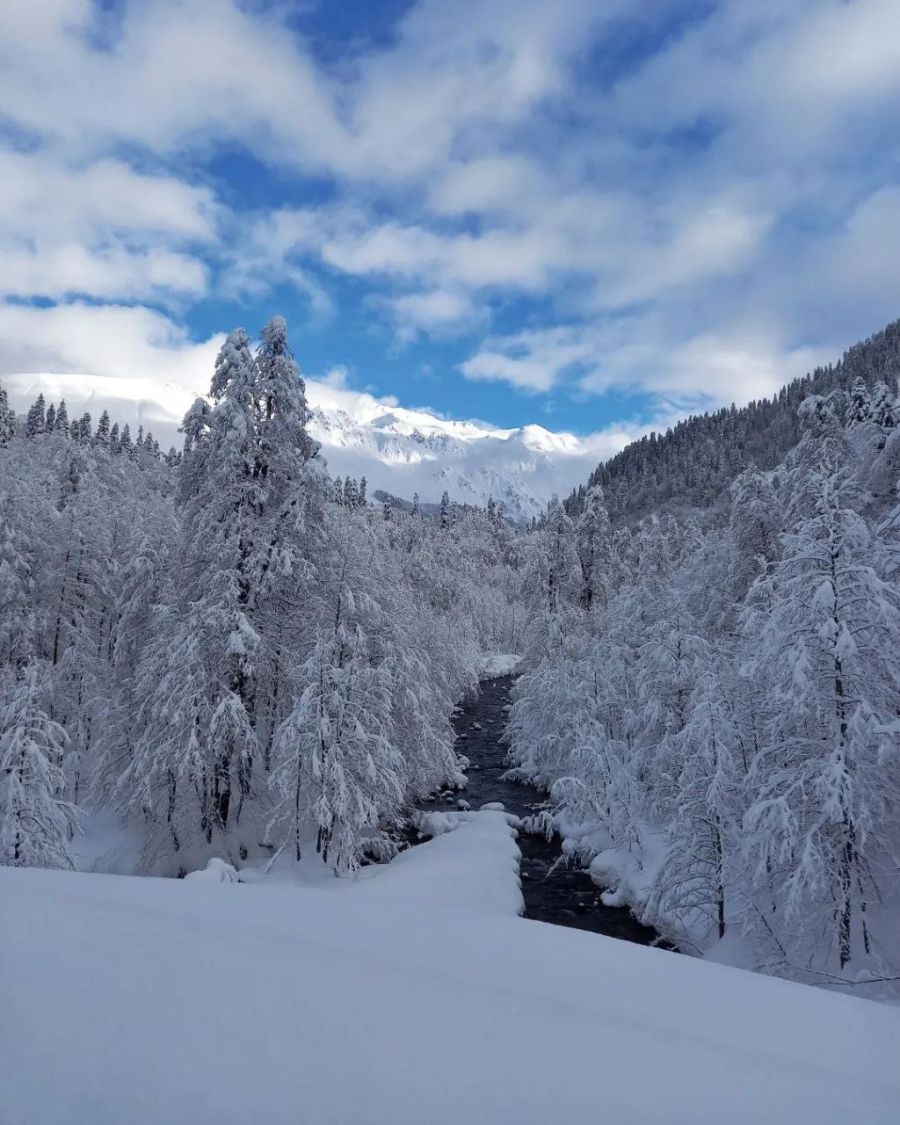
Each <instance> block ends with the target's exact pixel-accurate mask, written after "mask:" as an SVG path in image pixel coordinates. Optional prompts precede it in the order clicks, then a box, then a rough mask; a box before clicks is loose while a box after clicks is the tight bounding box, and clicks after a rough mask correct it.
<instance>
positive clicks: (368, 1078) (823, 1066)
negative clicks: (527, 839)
mask: <svg viewBox="0 0 900 1125" xmlns="http://www.w3.org/2000/svg"><path fill="white" fill-rule="evenodd" d="M456 819H457V825H456V827H455V829H454V830H452V831H449V832H446V833H445V834H444V835H441V836H439V837H438V838H437V839H434V840H432V841H430V842H428V843H426V844H423V845H422V846H421V847H418V848H415V849H413V850H411V851H407V852H404V853H403V854H402V855H400V856H399V857H398V858H397V859H396V860H394V861H393V862H392V863H391V864H389V865H387V866H386V867H371V868H367V869H365V870H364V871H363V872H362V873H361V877H359V878H358V879H357V880H355V881H350V880H340V879H335V878H328V879H325V878H324V877H323V876H322V875H321V871H320V870H319V869H317V871H318V873H317V875H316V876H315V877H309V878H308V881H304V880H307V875H306V874H305V873H304V869H306V868H308V867H309V865H307V864H304V865H302V867H301V872H300V874H299V876H297V875H293V874H292V873H291V871H290V870H289V869H283V870H281V871H278V872H274V873H273V874H272V876H270V877H268V878H265V879H260V880H259V881H258V882H257V883H256V884H252V883H251V884H243V883H227V882H218V881H213V880H212V879H206V878H204V879H197V880H183V881H176V880H162V879H148V878H144V879H140V878H131V877H126V876H112V875H87V874H71V873H64V872H55V871H35V870H18V869H10V868H0V902H2V904H3V905H2V909H0V948H2V950H3V956H2V959H0V1012H2V1019H0V1120H2V1121H3V1122H4V1125H59V1123H67V1125H73V1123H82V1122H90V1123H91V1125H122V1123H126V1122H127V1123H128V1125H144V1123H147V1125H150V1123H153V1125H157V1123H159V1122H166V1123H167V1125H180V1123H182V1122H183V1123H184V1125H188V1123H190V1125H207V1123H209V1125H212V1123H216V1125H232V1123H233V1125H246V1123H247V1122H253V1121H259V1122H266V1125H277V1123H281V1122H284V1123H288V1122H290V1123H292V1125H293V1123H296V1122H309V1123H310V1125H331V1123H333V1125H346V1123H348V1122H353V1123H354V1125H384V1123H386V1122H390V1123H392V1125H407V1123H409V1125H413V1123H415V1125H421V1123H422V1122H426V1121H427V1122H429V1123H435V1125H443V1123H447V1125H449V1123H451V1122H452V1123H454V1125H455V1123H456V1122H458V1121H465V1122H467V1123H470V1125H479V1123H484V1125H487V1123H491V1125H498V1123H505V1122H510V1123H513V1122H515V1123H517V1125H532V1123H534V1125H538V1123H540V1125H546V1123H548V1122H560V1123H568V1122H576V1121H606V1120H609V1121H613V1122H616V1123H617V1125H629V1123H657V1122H666V1123H673V1125H677V1123H681V1122H684V1123H685V1125H687V1123H690V1125H704V1123H706V1122H709V1123H710V1125H722V1123H723V1122H727V1123H728V1125H740V1123H743V1122H746V1123H750V1122H753V1123H754V1125H755V1123H758V1122H761V1121H765V1122H767V1123H768V1125H777V1123H780V1122H784V1123H785V1125H788V1123H790V1125H807V1123H809V1125H813V1123H815V1125H826V1123H830V1122H834V1123H840V1125H847V1122H856V1121H858V1122H865V1123H866V1125H881V1123H884V1125H888V1123H890V1125H895V1123H896V1121H897V1120H900V1068H898V1066H897V1061H898V1059H900V1012H898V1011H897V1010H896V1009H893V1008H890V1007H887V1006H882V1005H877V1004H874V1003H869V1002H866V1001H863V1000H857V999H853V998H849V997H843V996H835V995H833V994H831V993H827V992H823V991H819V990H816V989H812V988H807V987H804V986H802V985H795V984H790V983H788V982H785V981H780V980H774V979H770V978H765V977H760V976H755V975H752V974H750V973H744V972H741V971H739V970H735V969H729V968H725V967H722V966H719V965H712V964H705V963H702V962H699V961H696V960H693V959H690V958H687V957H680V956H678V955H676V954H672V953H666V952H663V951H660V950H652V949H645V948H642V947H639V946H634V945H629V944H627V943H624V942H617V941H614V940H612V939H607V938H602V937H597V936H595V935H593V934H588V933H583V932H580V931H577V930H566V929H561V928H558V927H555V926H548V925H543V924H541V923H539V922H529V921H525V920H523V919H521V918H519V917H517V913H518V911H519V910H520V909H521V896H520V892H519V887H518V881H517V867H516V859H517V849H516V846H515V842H514V840H513V837H512V832H511V830H510V828H509V827H508V825H507V823H506V820H505V818H504V816H503V814H501V813H491V812H484V813H477V814H470V815H468V816H466V817H464V818H461V817H457V818H456ZM310 870H311V869H310Z"/></svg>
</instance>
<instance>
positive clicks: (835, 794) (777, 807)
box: [509, 379, 900, 982]
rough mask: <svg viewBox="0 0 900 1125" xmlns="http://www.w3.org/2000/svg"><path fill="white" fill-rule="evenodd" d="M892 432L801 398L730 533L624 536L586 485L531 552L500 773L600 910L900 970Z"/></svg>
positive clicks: (812, 960) (780, 955)
mask: <svg viewBox="0 0 900 1125" xmlns="http://www.w3.org/2000/svg"><path fill="white" fill-rule="evenodd" d="M898 416H900V415H898V409H897V403H896V399H895V396H894V393H893V391H892V390H891V389H889V388H888V386H887V384H886V383H885V382H883V381H880V382H876V384H875V386H874V392H873V393H872V392H870V390H869V388H868V385H867V383H866V382H865V381H863V380H862V379H857V380H855V381H854V383H853V384H852V386H851V388H850V390H849V393H845V392H844V391H842V390H840V389H836V390H834V391H832V392H831V393H830V394H829V395H827V396H825V397H823V396H816V395H813V396H809V397H807V398H805V399H804V401H803V402H802V403H801V405H800V408H799V411H798V426H799V433H800V440H799V441H798V443H797V444H796V445H795V447H794V448H793V449H792V450H791V452H790V453H789V454H788V456H787V458H786V459H785V460H784V461H783V462H782V463H781V464H779V465H778V466H777V467H776V468H774V469H773V470H770V471H762V470H761V469H760V468H758V467H756V466H754V465H749V466H747V467H745V468H744V470H743V471H742V472H741V473H740V475H739V476H738V477H737V479H736V480H735V482H734V484H733V486H732V488H731V494H730V513H729V517H728V520H727V523H726V524H725V525H724V526H721V524H720V523H719V522H717V521H716V520H710V519H708V518H707V517H708V513H704V512H702V511H698V512H697V513H696V514H695V515H691V514H690V513H688V514H687V515H686V516H685V517H684V518H679V519H674V518H672V517H669V516H664V517H663V518H661V519H658V518H652V519H647V520H644V521H643V522H642V523H641V524H640V525H639V526H638V527H636V528H635V529H633V530H632V529H630V528H629V527H628V526H627V525H625V524H624V523H620V524H619V525H618V526H617V527H615V526H614V525H613V524H612V523H611V521H610V516H609V512H608V510H607V508H606V504H605V500H604V494H603V490H602V488H601V487H600V485H598V484H594V485H593V486H592V487H591V488H590V489H589V490H588V491H587V493H586V496H585V501H584V505H583V510H582V512H581V514H580V516H579V517H578V518H577V520H576V521H574V522H573V521H572V520H570V518H569V516H568V515H567V514H566V512H565V510H564V509H563V506H562V505H561V504H555V505H553V506H552V507H551V510H550V512H549V513H548V517H547V519H546V521H545V523H544V525H543V526H542V527H541V528H540V529H539V531H538V532H537V533H536V535H535V537H534V548H535V549H534V551H533V553H532V555H531V557H530V560H529V564H528V565H529V566H530V568H531V572H532V574H533V589H534V603H533V612H534V615H535V623H534V627H533V631H532V634H531V639H530V644H529V647H528V656H527V666H526V672H525V674H524V675H523V676H522V678H521V679H520V681H519V682H518V684H517V688H516V697H515V703H514V706H513V709H512V715H511V721H510V727H509V737H510V739H511V744H512V753H513V756H514V760H515V762H516V763H517V766H518V769H519V771H520V772H521V773H522V774H524V775H526V776H527V777H529V778H531V779H533V780H536V781H537V782H539V783H540V784H542V785H544V786H545V787H548V788H549V790H550V795H551V806H552V807H551V810H550V812H548V813H547V814H545V817H544V822H545V824H546V822H547V821H549V822H550V824H552V825H553V826H555V827H556V828H557V829H559V830H561V831H562V832H563V833H564V835H565V836H566V837H567V840H566V848H567V850H568V852H569V854H570V855H571V856H573V857H576V858H578V859H580V860H581V861H582V862H586V863H587V862H590V863H591V864H592V869H593V871H594V873H595V875H596V877H597V879H598V881H599V882H601V884H602V885H605V886H606V887H608V888H609V891H608V893H607V898H608V901H611V902H612V901H623V902H628V903H630V904H631V905H632V906H633V908H634V909H635V910H636V911H637V912H638V913H639V914H640V915H641V916H642V917H643V918H644V919H645V920H646V921H648V922H651V923H653V924H655V925H657V926H659V927H660V928H662V929H663V931H664V932H666V933H668V934H669V935H671V936H672V937H674V938H675V939H676V940H677V941H678V942H680V943H681V944H682V946H683V947H684V948H690V947H693V948H696V949H698V950H700V951H704V950H708V949H709V948H710V947H711V945H713V944H715V943H716V942H718V941H721V940H723V939H724V940H727V939H729V938H731V939H732V941H731V945H732V948H734V942H735V940H736V941H737V943H738V944H739V945H740V946H741V948H743V949H744V950H745V953H744V954H743V955H742V956H744V958H745V959H749V960H750V961H751V962H752V964H753V965H754V966H755V967H758V968H763V969H766V970H767V971H772V972H779V973H784V974H786V975H790V976H801V977H803V979H808V980H814V981H817V982H821V981H822V980H829V979H836V978H840V979H853V978H854V977H855V976H856V974H859V973H862V974H864V975H865V974H868V975H869V976H875V977H884V976H886V975H887V976H891V975H896V973H897V971H898V969H897V962H898V959H900V945H898V941H897V934H898V932H900V930H898V921H900V886H898V879H897V870H898V868H897V864H898V859H900V753H898V751H900V662H898V660H897V652H898V648H900V553H898V550H900V539H898V530H900V504H898V491H897V481H898V478H900V426H898V424H897V423H898ZM686 499H689V497H688V498H686ZM701 519H705V520H706V524H705V526H704V525H703V524H702V523H701V522H700V520H701ZM545 824H538V825H537V827H544V826H545Z"/></svg>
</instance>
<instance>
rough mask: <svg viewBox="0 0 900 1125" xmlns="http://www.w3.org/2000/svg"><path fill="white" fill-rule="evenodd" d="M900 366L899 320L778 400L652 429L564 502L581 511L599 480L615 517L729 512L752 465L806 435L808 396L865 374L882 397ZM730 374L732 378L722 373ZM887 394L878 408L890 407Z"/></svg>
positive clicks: (845, 386) (765, 462) (772, 460)
mask: <svg viewBox="0 0 900 1125" xmlns="http://www.w3.org/2000/svg"><path fill="white" fill-rule="evenodd" d="M898 371H900V320H898V321H895V322H894V323H893V324H889V325H888V327H887V328H885V329H884V330H883V331H882V332H878V333H876V335H874V336H872V337H871V338H870V339H868V340H865V341H863V342H862V343H859V344H856V345H854V346H853V347H852V348H850V349H849V351H847V352H846V354H845V355H844V357H843V359H841V360H840V361H839V362H838V363H837V364H835V365H833V366H832V365H830V364H829V365H828V366H827V367H819V368H817V369H816V370H815V371H813V372H812V373H811V374H809V375H805V376H803V377H802V378H798V379H794V381H793V382H791V383H788V384H787V385H786V386H784V387H783V388H782V389H781V391H779V393H778V395H777V397H775V398H773V399H761V400H760V401H759V402H751V403H750V404H749V406H745V407H742V408H741V409H737V408H736V407H734V406H732V407H730V408H727V409H723V410H719V411H717V412H716V413H715V414H703V415H701V416H699V417H691V418H687V419H686V420H685V421H683V422H679V423H678V424H677V425H676V426H674V427H673V428H672V429H670V430H667V431H666V433H664V434H656V433H652V434H649V435H648V436H645V437H643V438H641V439H640V441H636V442H634V443H632V444H631V445H629V446H628V447H627V448H626V449H623V450H622V452H621V453H619V454H617V455H616V456H615V457H612V458H610V460H609V461H606V462H605V463H604V464H602V465H599V466H598V467H597V469H596V470H595V471H594V472H593V473H592V474H591V476H590V478H589V479H588V482H587V484H586V485H582V486H581V487H579V488H577V489H575V490H574V491H573V492H572V494H571V495H570V496H569V497H568V498H567V500H566V503H565V507H566V511H567V512H568V514H569V515H570V516H577V515H578V514H579V513H580V512H581V510H582V509H583V507H584V502H585V497H586V495H587V491H588V489H589V488H591V487H592V486H593V485H595V484H599V485H600V486H601V487H602V488H603V491H604V494H605V495H606V499H607V503H608V505H609V512H610V516H611V517H612V518H613V519H614V520H616V519H624V520H627V521H629V522H632V523H633V522H635V521H636V520H640V519H642V518H643V517H644V516H648V515H652V514H653V513H659V512H660V511H662V510H672V511H679V510H683V509H685V508H689V507H699V508H709V507H715V506H718V507H719V508H720V510H722V511H727V496H728V488H729V486H730V485H731V482H732V481H733V480H734V479H735V477H737V476H738V474H739V473H741V472H742V471H743V470H744V469H745V468H746V467H747V465H748V464H749V463H751V462H752V463H753V464H755V465H756V467H757V468H759V469H764V470H766V469H774V468H775V466H776V465H778V464H779V463H780V462H781V461H782V460H783V459H784V457H785V456H786V455H787V453H788V452H789V451H790V450H791V449H793V448H794V446H795V445H796V444H797V442H798V441H799V440H800V423H799V416H798V407H799V406H800V403H801V402H802V401H803V399H804V398H806V397H807V395H811V394H816V395H824V394H830V393H831V392H832V391H843V392H845V393H846V392H849V391H850V388H851V387H852V386H853V383H854V382H855V381H856V380H857V379H861V380H862V381H863V383H865V385H866V387H867V389H868V390H869V392H870V393H874V394H875V395H876V398H878V396H879V395H882V396H883V392H880V391H878V392H876V386H877V384H878V383H888V384H890V383H891V382H892V381H893V380H896V378H897V372H898ZM723 379H727V376H723ZM883 403H885V400H884V398H883V397H881V398H879V400H878V403H876V406H875V409H876V410H879V409H886V405H879V404H883Z"/></svg>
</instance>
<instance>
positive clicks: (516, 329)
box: [0, 0, 900, 417]
mask: <svg viewBox="0 0 900 1125" xmlns="http://www.w3.org/2000/svg"><path fill="white" fill-rule="evenodd" d="M648 9H649V10H648ZM314 16H315V18H313V17H314ZM361 18H364V17H361ZM387 30H388V33H386V34H384V33H382V34H380V35H377V36H376V35H374V34H373V35H372V36H369V35H367V28H366V27H365V26H364V25H362V24H361V26H360V28H359V34H358V35H355V36H354V37H352V38H347V37H344V38H337V37H336V36H337V32H334V34H331V33H330V29H329V26H328V21H327V6H326V7H323V8H322V9H319V10H307V9H302V10H299V9H296V8H294V6H285V5H282V4H274V3H273V4H269V3H262V2H260V3H254V4H250V5H247V4H241V3H238V2H237V0H192V2H191V3H185V2H184V0H154V2H153V3H138V2H137V0H120V2H119V3H116V4H113V5H110V4H103V5H101V4H99V3H95V2H93V0H42V2H41V3H40V4H35V3H33V0H5V3H3V4H2V5H0V374H2V373H4V372H12V371H19V372H23V371H24V372H34V371H39V370H46V369H47V368H48V365H50V364H53V365H55V367H56V368H57V369H59V370H63V371H65V370H68V371H75V370H87V369H88V368H90V369H92V370H95V371H96V372H97V373H98V374H102V375H105V376H107V377H111V376H112V374H113V373H114V371H121V373H122V376H123V378H125V379H127V378H131V377H133V376H131V375H129V373H128V372H129V370H130V369H131V368H134V369H135V370H138V369H140V371H141V375H140V377H141V378H150V379H153V378H158V379H160V380H161V381H162V383H163V384H164V383H165V381H166V380H167V379H169V380H172V379H174V380H175V381H179V380H181V381H182V382H183V381H185V380H190V381H194V380H195V379H196V375H195V374H194V372H193V369H192V368H191V374H190V375H188V373H187V372H188V369H189V368H190V365H191V364H193V363H195V362H197V361H198V360H199V359H200V358H201V357H203V358H204V359H205V357H206V356H207V353H208V351H209V343H208V338H209V327H208V323H209V321H208V318H206V319H205V318H204V317H203V316H201V315H199V312H200V311H202V309H203V308H204V307H206V306H207V305H209V304H210V303H214V302H216V301H219V302H221V301H226V300H227V301H233V302H234V301H238V300H240V299H243V298H245V297H247V296H248V295H249V296H252V297H254V298H260V299H261V298H263V297H265V295H266V293H267V292H269V291H270V290H272V289H273V288H274V287H281V288H284V287H287V289H288V290H290V291H292V292H294V293H296V294H297V295H298V299H300V300H302V302H303V304H304V305H305V307H306V308H308V309H309V311H310V314H311V316H312V317H313V318H316V319H317V321H318V322H319V323H321V324H326V323H328V318H331V323H332V324H333V325H334V329H333V331H334V333H335V335H336V336H339V332H340V329H339V325H340V321H341V317H342V315H343V314H344V313H345V312H346V308H345V303H346V301H347V297H346V289H345V286H346V285H351V284H352V286H353V287H354V289H353V300H354V301H355V302H357V303H358V302H359V299H360V297H362V298H363V302H364V308H365V311H366V315H367V316H369V317H370V318H371V319H372V320H373V321H374V322H377V323H380V324H381V325H383V326H384V329H385V331H386V333H387V334H388V335H389V336H390V337H392V340H391V341H389V342H387V343H385V344H384V345H383V346H384V347H386V348H390V347H393V348H396V347H403V346H405V345H409V344H410V343H412V342H416V343H417V345H421V344H423V343H424V344H428V343H429V342H434V343H435V344H436V345H439V344H440V343H441V342H443V341H447V340H455V341H456V343H457V346H458V347H460V348H462V349H464V350H463V353H462V358H461V360H460V362H459V363H458V364H456V365H455V367H453V366H452V365H451V370H450V371H447V369H446V366H445V367H444V370H445V373H446V374H447V377H448V378H449V377H455V378H459V376H460V375H462V376H463V377H464V378H465V379H468V380H471V381H478V382H480V383H482V384H484V383H485V382H488V383H494V384H500V385H507V386H509V387H512V388H515V389H516V390H517V391H521V392H525V393H527V394H529V395H532V396H546V395H550V394H556V395H557V396H558V395H561V394H562V395H569V396H576V397H585V396H587V397H591V396H602V395H604V394H606V393H607V392H609V391H611V390H614V391H616V392H617V393H619V394H624V395H643V396H647V397H646V413H647V416H648V417H649V416H650V415H654V414H659V413H660V412H661V411H662V412H667V411H669V410H670V409H675V410H678V409H687V408H691V407H696V406H703V405H706V404H719V403H724V402H730V401H732V400H734V401H744V400H747V399H749V398H751V397H755V396H757V395H760V394H764V393H769V392H771V391H772V390H774V389H775V388H776V387H777V385H778V384H780V383H781V382H783V381H784V380H785V379H786V378H789V377H790V376H792V375H794V374H796V373H799V372H800V371H802V370H803V369H804V368H805V367H806V366H808V365H809V364H810V363H812V362H814V361H817V360H819V359H821V358H827V357H828V356H830V355H832V354H833V352H834V350H835V349H836V348H838V347H840V346H841V345H843V344H845V343H848V342H850V341H851V340H852V339H853V338H855V337H856V336H859V335H862V334H864V333H865V332H867V331H870V330H872V329H874V328H877V327H878V326H879V325H880V323H881V322H883V321H885V320H887V319H888V318H890V317H892V316H895V315H897V313H898V311H900V255H898V253H897V247H898V246H900V217H898V216H900V173H898V167H897V163H896V138H895V133H896V128H895V123H896V120H897V115H898V110H900V6H898V4H897V3H896V2H895V0H854V2H852V3H845V2H843V0H778V2H776V0H759V2H758V3H754V4H747V3H746V2H745V0H718V2H714V3H711V4H709V5H705V6H703V7H702V8H701V7H698V6H697V5H695V4H692V5H688V4H686V3H684V2H682V0H663V2H661V3H658V4H653V5H644V4H640V3H638V2H637V0H608V2H606V3H604V4H602V5H601V4H597V3H596V0H555V2H554V3H553V4H547V3H545V2H544V0H498V2H497V3H492V4H487V5H485V4H483V3H477V2H476V0H459V2H458V3H455V4H452V5H451V4H446V3H444V2H442V0H418V2H416V3H413V4H412V5H411V6H410V7H409V8H408V9H407V10H406V11H405V13H404V14H403V15H402V16H401V17H400V18H399V19H398V20H397V21H396V23H395V24H394V25H392V26H391V27H390V28H389V29H387ZM382 32H384V29H383V28H382ZM235 153H237V154H244V155H246V156H247V157H248V158H250V159H252V160H253V161H254V162H256V163H257V164H258V165H259V166H261V167H262V168H263V169H266V170H268V172H269V173H270V174H271V176H272V177H273V179H277V182H278V184H279V185H280V191H279V197H278V199H277V200H271V199H260V198H259V197H258V196H257V195H256V194H254V192H253V191H251V190H249V188H247V185H245V184H244V183H243V182H242V181H241V180H240V178H237V179H235V180H234V181H229V180H228V178H227V177H224V178H223V174H222V173H221V171H220V170H219V169H218V168H217V165H216V161H217V159H218V158H220V157H221V156H222V155H223V154H224V155H225V156H228V155H229V154H235ZM223 327H227V326H223ZM204 340H206V341H207V342H203V341H204ZM197 341H200V342H197ZM382 358H383V356H382ZM433 366H434V367H435V368H436V369H437V370H438V371H440V370H442V367H441V362H440V361H438V362H435V363H434V364H433ZM154 372H158V374H154Z"/></svg>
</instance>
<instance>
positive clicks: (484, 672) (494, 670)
mask: <svg viewBox="0 0 900 1125" xmlns="http://www.w3.org/2000/svg"><path fill="white" fill-rule="evenodd" d="M521 663H522V657H521V656H518V655H517V654H516V653H514V652H493V653H491V654H490V655H489V656H486V657H485V658H484V660H483V661H482V664H481V667H480V668H479V670H478V678H479V680H495V679H496V678H497V677H498V676H511V675H512V674H513V672H515V670H516V669H517V668H518V667H519V665H520V664H521Z"/></svg>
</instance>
